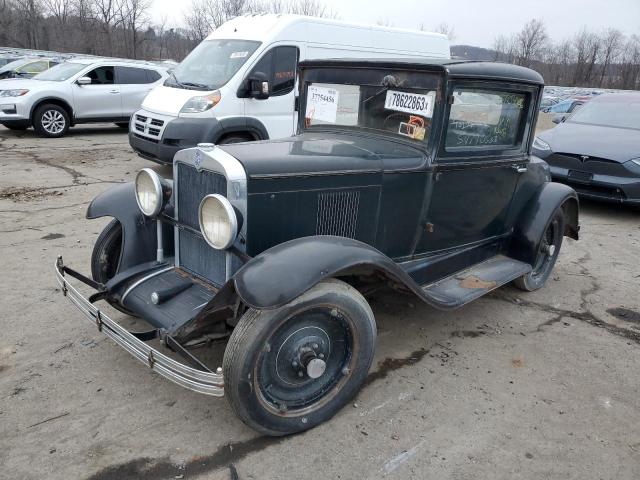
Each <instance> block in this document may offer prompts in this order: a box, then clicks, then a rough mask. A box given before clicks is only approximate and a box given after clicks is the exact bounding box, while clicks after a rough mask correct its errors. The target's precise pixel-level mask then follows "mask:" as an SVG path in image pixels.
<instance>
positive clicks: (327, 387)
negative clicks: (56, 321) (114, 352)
mask: <svg viewBox="0 0 640 480" xmlns="http://www.w3.org/2000/svg"><path fill="white" fill-rule="evenodd" d="M250 82H252V84H251V85H248V90H250V91H251V92H253V93H252V95H253V97H254V100H255V101H260V100H257V99H262V98H265V97H268V96H269V95H268V93H269V92H270V89H269V84H268V82H263V81H260V82H259V84H257V85H254V84H253V83H254V82H255V79H251V80H250ZM299 85H300V95H301V96H300V102H299V111H300V116H299V134H298V135H296V136H294V137H291V138H286V139H281V140H273V141H262V142H252V143H240V144H234V145H225V146H215V145H212V144H201V145H199V146H198V147H197V148H191V149H187V150H182V151H179V152H178V153H177V154H176V156H175V159H174V164H173V180H168V179H164V178H161V177H160V176H159V175H158V174H157V173H155V172H154V171H152V170H149V169H143V170H142V171H140V172H139V173H138V175H137V177H136V181H135V182H134V183H130V184H125V185H121V186H118V187H116V188H113V189H111V190H108V191H106V192H105V193H103V194H102V195H100V196H98V197H97V198H96V199H95V200H94V201H93V202H92V203H91V204H90V206H89V209H88V211H87V217H88V218H97V217H104V216H110V217H114V220H112V221H111V223H109V224H108V226H107V227H106V229H105V230H104V231H103V232H102V233H101V234H100V236H99V237H98V240H97V242H96V245H95V247H94V251H93V256H92V261H91V271H92V278H87V277H85V276H83V275H82V274H80V273H78V272H76V271H74V270H72V269H70V268H68V267H66V266H65V265H64V263H63V261H62V258H61V257H59V258H58V260H57V263H56V274H57V278H58V281H59V282H60V284H61V286H62V291H63V293H64V294H65V295H66V296H67V297H68V298H69V299H70V300H71V301H72V302H74V303H75V304H76V305H77V306H79V308H80V309H81V310H82V312H83V313H84V314H85V315H87V317H88V318H89V319H90V320H92V321H93V322H94V323H95V324H96V325H97V326H98V328H99V329H100V330H101V331H102V332H103V333H105V334H106V335H108V336H109V337H110V338H112V339H113V340H115V341H116V342H117V343H118V344H120V345H121V346H123V347H124V348H125V349H126V350H127V351H129V352H130V353H131V354H133V355H134V356H135V357H136V358H138V359H139V360H140V361H142V362H144V363H145V364H147V365H148V366H149V367H151V368H152V369H154V370H155V371H156V372H158V373H159V374H161V375H163V376H165V377H167V378H168V379H170V380H172V381H174V382H176V383H178V384H180V385H183V386H185V387H186V388H189V389H192V390H195V391H198V392H202V393H205V394H209V395H217V396H219V395H222V394H223V393H224V394H225V395H226V396H227V398H228V399H229V401H230V403H231V405H232V407H233V410H234V411H235V412H236V413H237V415H238V416H239V417H240V418H241V419H242V420H243V421H244V422H246V423H247V424H248V425H249V426H251V427H252V428H254V429H256V430H258V431H260V432H262V433H264V434H267V435H284V434H289V433H293V432H298V431H301V430H305V429H308V428H311V427H313V426H315V425H317V424H319V423H321V422H323V421H325V420H327V419H329V418H330V417H331V416H333V415H334V414H335V413H336V411H337V410H338V409H340V408H341V407H342V406H343V405H345V403H346V402H348V401H349V400H350V399H351V398H352V397H353V396H354V395H355V394H356V393H357V391H358V390H359V388H360V387H361V386H362V384H363V382H364V381H365V379H366V377H367V374H368V371H369V367H370V365H371V362H372V359H373V353H374V348H375V340H376V322H375V318H374V315H373V312H372V310H371V308H370V307H369V304H368V303H367V300H366V299H365V295H370V294H372V292H376V291H378V290H379V287H381V286H385V285H389V286H392V287H393V288H397V289H400V290H403V291H408V292H411V293H412V294H413V295H415V296H417V297H418V298H420V299H421V300H423V301H424V302H426V303H427V304H429V305H431V306H433V307H435V308H439V309H443V310H450V309H454V308H457V307H460V306H462V305H464V304H466V303H468V302H470V301H472V300H474V299H476V298H479V297H480V296H482V295H484V294H486V293H488V292H490V291H492V290H493V289H495V288H497V287H499V286H501V285H504V284H506V283H509V282H514V283H515V285H516V286H517V287H518V288H521V289H523V290H527V291H531V290H536V289H539V288H541V287H542V286H543V285H544V284H545V282H546V281H547V279H548V278H549V275H550V273H551V271H552V269H553V267H554V264H555V262H556V259H557V258H558V254H559V252H560V247H561V245H562V240H563V236H565V235H566V236H570V237H572V238H574V239H577V238H578V229H579V227H578V201H577V196H576V194H575V192H574V191H573V190H572V189H571V188H569V187H567V186H565V185H561V184H559V183H552V182H550V175H549V169H548V166H547V164H546V163H545V162H543V161H541V160H540V159H538V158H536V157H533V156H531V155H530V149H531V142H532V141H533V134H532V132H533V129H534V125H535V120H536V117H537V110H538V104H539V102H540V97H541V94H542V87H543V81H542V78H541V77H540V75H538V74H537V73H536V72H534V71H532V70H529V69H526V68H522V67H516V66H511V65H506V64H494V63H475V62H470V63H464V62H459V61H450V60H447V61H435V60H434V61H424V60H416V61H403V62H400V61H398V62H392V61H367V60H361V61H358V60H343V61H328V60H325V61H309V62H306V63H302V64H301V71H300V78H299ZM71 277H73V278H75V279H76V280H80V281H81V282H83V283H85V284H87V285H89V286H91V287H93V288H94V289H95V290H96V293H94V294H93V295H92V296H90V297H88V299H86V298H85V297H84V296H82V295H81V294H80V293H79V291H78V290H76V289H75V288H74V287H73V286H72V284H71V283H69V281H70V280H72V278H71ZM98 300H106V301H107V302H109V303H111V304H112V305H113V306H114V307H116V308H118V309H120V310H122V311H124V312H128V313H130V314H132V315H137V316H140V317H142V318H144V319H145V320H146V321H147V322H148V323H150V324H151V325H153V326H154V329H153V330H151V331H149V332H142V333H141V332H136V333H134V332H129V331H127V330H125V329H124V328H123V327H121V326H120V325H119V324H118V323H116V322H115V321H113V320H112V319H111V318H110V317H109V316H108V315H107V314H106V312H105V311H104V310H101V309H98V308H97V307H96V306H95V305H94V303H95V302H96V301H98ZM402 320H403V319H402V318H398V321H399V322H401V321H402ZM225 336H230V338H229V340H228V343H227V346H226V350H225V354H224V360H223V367H222V368H218V369H217V370H215V369H210V367H209V366H207V365H205V364H204V363H203V362H202V361H201V360H199V359H197V358H196V357H195V356H194V355H193V354H192V353H191V352H190V351H189V349H190V348H191V347H194V346H201V345H203V344H206V343H207V342H209V341H210V340H211V339H216V338H221V337H225ZM153 338H160V340H161V342H162V344H163V345H164V346H166V347H167V348H168V349H170V350H173V351H174V352H175V353H176V354H179V355H181V356H182V357H184V359H185V361H186V362H188V363H189V365H187V364H186V363H179V362H177V361H176V360H174V359H173V358H171V357H170V356H168V355H167V354H165V353H162V352H161V351H160V349H159V348H155V347H152V346H150V345H149V344H148V343H146V342H147V341H149V340H151V339H153Z"/></svg>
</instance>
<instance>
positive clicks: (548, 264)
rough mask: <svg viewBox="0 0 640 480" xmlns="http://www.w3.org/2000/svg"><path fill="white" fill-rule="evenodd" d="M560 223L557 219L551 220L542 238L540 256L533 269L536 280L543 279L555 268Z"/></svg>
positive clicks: (539, 248) (539, 249)
mask: <svg viewBox="0 0 640 480" xmlns="http://www.w3.org/2000/svg"><path fill="white" fill-rule="evenodd" d="M559 228H560V222H559V221H558V219H557V218H554V219H553V220H551V222H550V223H549V225H548V226H547V229H546V230H545V232H544V235H543V236H542V241H541V242H540V246H539V247H538V256H537V258H536V263H535V265H534V267H533V271H532V276H533V277H534V278H539V277H543V276H544V275H546V273H547V272H548V271H549V269H550V268H552V267H553V263H554V261H555V258H556V256H557V255H558V247H559V244H560V242H559V237H558V232H559Z"/></svg>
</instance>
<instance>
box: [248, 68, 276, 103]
mask: <svg viewBox="0 0 640 480" xmlns="http://www.w3.org/2000/svg"><path fill="white" fill-rule="evenodd" d="M246 82H247V83H246V85H247V86H246V89H247V96H248V97H250V98H255V99H256V100H266V99H267V98H269V94H270V90H271V87H270V85H269V81H268V80H267V76H266V75H265V74H264V73H262V72H253V73H252V74H251V76H250V77H248V78H247V81H246Z"/></svg>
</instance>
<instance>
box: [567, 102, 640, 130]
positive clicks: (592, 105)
mask: <svg viewBox="0 0 640 480" xmlns="http://www.w3.org/2000/svg"><path fill="white" fill-rule="evenodd" d="M610 95H624V94H617V93H612V94H610ZM634 100H635V101H634ZM632 102H633V103H634V104H638V105H639V106H638V111H639V113H638V119H639V120H640V95H638V96H637V98H634V99H633V100H632ZM625 104H626V103H625V102H618V101H613V102H611V101H608V99H606V98H605V99H602V100H600V99H597V98H594V99H593V100H591V101H588V102H585V103H584V104H583V105H582V108H580V109H579V110H577V111H575V112H574V113H573V114H572V115H570V116H569V117H568V118H567V119H566V120H565V122H566V123H573V124H576V125H592V126H594V127H602V128H621V129H625V130H634V131H640V122H639V123H638V126H637V127H632V126H628V125H616V124H613V123H594V122H584V121H580V116H581V115H583V114H584V112H585V111H586V112H587V113H589V111H590V110H597V109H598V107H600V106H601V105H625ZM576 117H577V118H578V119H577V120H576Z"/></svg>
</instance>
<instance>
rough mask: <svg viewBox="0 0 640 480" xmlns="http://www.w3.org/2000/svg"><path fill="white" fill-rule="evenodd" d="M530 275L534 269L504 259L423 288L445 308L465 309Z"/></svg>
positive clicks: (497, 257)
mask: <svg viewBox="0 0 640 480" xmlns="http://www.w3.org/2000/svg"><path fill="white" fill-rule="evenodd" d="M530 271H531V265H529V264H527V263H523V262H519V261H518V260H514V259H512V258H509V257H505V256H504V255H496V256H495V257H492V258H490V259H489V260H485V261H484V262H482V263H479V264H477V265H474V266H473V267H470V268H467V269H466V270H462V271H460V272H457V273H454V274H453V275H451V276H449V277H447V278H444V279H442V280H439V281H437V282H435V283H432V284H430V285H426V286H424V287H422V290H423V291H424V292H425V293H426V294H427V295H429V296H430V297H432V298H433V299H434V300H435V301H437V302H440V303H442V306H443V307H445V308H457V307H461V306H462V305H465V304H467V303H469V302H471V301H472V300H475V299H476V298H480V297H481V296H483V295H485V294H487V293H489V292H490V291H492V290H494V289H496V288H498V287H500V286H502V285H504V284H506V283H509V282H511V281H512V280H515V279H516V278H518V277H521V276H522V275H525V274H527V273H529V272H530Z"/></svg>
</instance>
